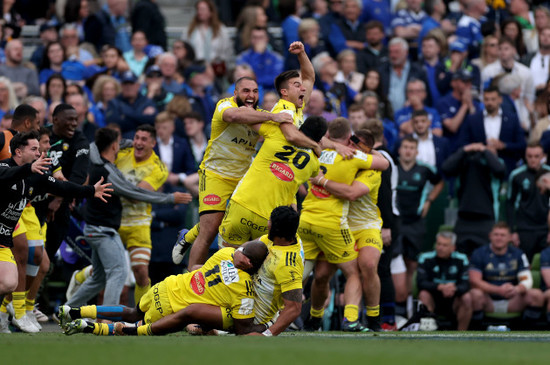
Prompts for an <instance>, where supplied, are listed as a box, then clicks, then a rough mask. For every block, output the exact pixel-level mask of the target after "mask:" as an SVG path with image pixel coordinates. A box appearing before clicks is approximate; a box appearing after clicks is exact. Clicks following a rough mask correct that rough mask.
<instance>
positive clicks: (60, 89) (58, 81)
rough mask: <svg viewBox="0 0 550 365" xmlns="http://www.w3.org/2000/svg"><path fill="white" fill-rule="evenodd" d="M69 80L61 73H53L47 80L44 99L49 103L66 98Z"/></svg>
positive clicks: (58, 101)
mask: <svg viewBox="0 0 550 365" xmlns="http://www.w3.org/2000/svg"><path fill="white" fill-rule="evenodd" d="M66 89H67V82H66V81H65V79H64V78H63V76H61V74H53V75H51V76H50V78H49V79H48V80H47V81H46V85H45V92H44V99H46V101H47V102H48V105H52V104H53V103H61V102H63V100H64V96H65V91H66Z"/></svg>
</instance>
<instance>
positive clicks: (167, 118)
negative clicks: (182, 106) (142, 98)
mask: <svg viewBox="0 0 550 365" xmlns="http://www.w3.org/2000/svg"><path fill="white" fill-rule="evenodd" d="M174 119H175V115H174V114H172V113H169V112H166V111H164V112H160V113H158V114H157V116H156V118H155V125H159V124H162V123H170V122H171V123H174Z"/></svg>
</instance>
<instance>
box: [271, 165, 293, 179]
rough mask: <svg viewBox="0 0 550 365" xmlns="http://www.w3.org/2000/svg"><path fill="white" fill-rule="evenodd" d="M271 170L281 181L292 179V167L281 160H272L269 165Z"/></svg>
mask: <svg viewBox="0 0 550 365" xmlns="http://www.w3.org/2000/svg"><path fill="white" fill-rule="evenodd" d="M269 168H270V169H271V172H272V173H273V175H275V177H276V178H278V179H280V180H283V181H292V180H294V172H293V171H292V169H291V168H290V167H289V166H288V165H287V164H284V163H282V162H272V163H271V165H269Z"/></svg>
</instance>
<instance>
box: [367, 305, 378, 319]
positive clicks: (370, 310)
mask: <svg viewBox="0 0 550 365" xmlns="http://www.w3.org/2000/svg"><path fill="white" fill-rule="evenodd" d="M379 315H380V306H379V305H377V306H374V307H369V306H367V317H378V316H379Z"/></svg>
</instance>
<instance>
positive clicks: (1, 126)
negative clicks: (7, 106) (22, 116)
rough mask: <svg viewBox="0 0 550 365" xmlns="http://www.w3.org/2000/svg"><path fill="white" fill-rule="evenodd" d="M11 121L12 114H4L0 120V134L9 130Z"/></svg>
mask: <svg viewBox="0 0 550 365" xmlns="http://www.w3.org/2000/svg"><path fill="white" fill-rule="evenodd" d="M12 121H13V114H12V113H5V114H4V115H2V117H1V118H0V132H1V131H5V130H8V129H10V128H11V122H12Z"/></svg>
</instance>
